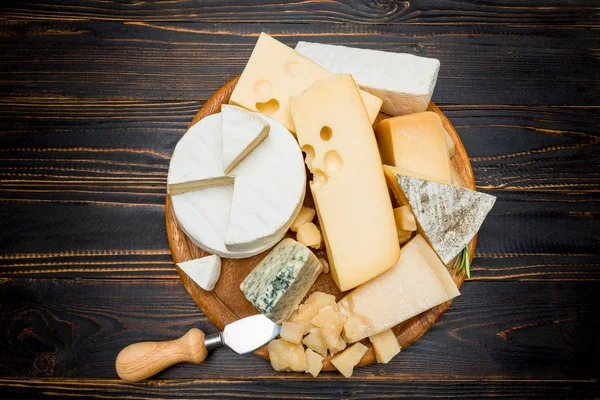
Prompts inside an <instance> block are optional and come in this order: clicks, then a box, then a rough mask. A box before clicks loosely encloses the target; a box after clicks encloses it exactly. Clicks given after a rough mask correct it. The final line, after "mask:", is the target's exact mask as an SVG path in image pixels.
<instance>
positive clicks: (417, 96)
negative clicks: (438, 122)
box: [296, 42, 440, 116]
mask: <svg viewBox="0 0 600 400" xmlns="http://www.w3.org/2000/svg"><path fill="white" fill-rule="evenodd" d="M296 51H297V52H298V53H300V54H302V55H303V56H305V57H308V58H310V59H311V60H312V61H314V62H316V63H317V64H319V65H320V66H321V67H323V68H325V69H326V70H328V71H329V72H331V73H334V74H351V75H352V77H353V78H354V79H355V80H356V83H357V84H358V86H359V87H360V88H361V89H362V90H364V91H366V92H369V93H371V94H374V95H375V96H377V97H379V98H380V99H382V100H383V105H382V107H381V111H383V112H384V113H386V114H390V115H392V116H395V115H403V114H411V113H416V112H421V111H425V110H427V106H428V105H429V101H430V100H431V96H432V94H433V89H434V88H435V83H436V81H437V77H438V72H439V70H440V62H439V60H437V59H435V58H427V57H419V56H415V55H412V54H405V53H392V52H387V51H380V50H369V49H359V48H355V47H346V46H334V45H330V44H321V43H310V42H298V44H297V45H296Z"/></svg>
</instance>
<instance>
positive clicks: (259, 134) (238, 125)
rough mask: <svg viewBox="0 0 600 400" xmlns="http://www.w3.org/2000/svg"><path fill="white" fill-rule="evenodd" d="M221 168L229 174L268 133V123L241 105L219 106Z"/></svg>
mask: <svg viewBox="0 0 600 400" xmlns="http://www.w3.org/2000/svg"><path fill="white" fill-rule="evenodd" d="M221 124H222V125H221V137H222V151H223V169H224V171H225V174H229V172H231V170H232V169H234V168H235V167H236V165H238V164H239V163H240V161H242V160H243V159H244V158H245V157H246V156H247V155H248V154H250V152H251V151H252V150H254V148H255V147H256V146H258V145H259V144H260V142H262V141H263V140H264V139H265V138H266V137H267V135H268V134H269V124H267V123H266V122H265V121H264V120H263V119H262V118H258V117H255V116H254V115H252V114H251V113H250V112H248V111H246V110H244V109H243V108H241V107H236V106H232V105H229V104H223V105H222V106H221Z"/></svg>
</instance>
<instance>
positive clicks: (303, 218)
mask: <svg viewBox="0 0 600 400" xmlns="http://www.w3.org/2000/svg"><path fill="white" fill-rule="evenodd" d="M315 213H316V211H315V209H314V208H310V207H305V206H302V209H301V210H300V212H299V213H298V216H297V217H296V219H295V220H294V222H292V225H291V226H290V229H291V230H292V231H294V232H298V229H300V227H301V226H302V225H304V224H306V223H307V222H312V220H313V219H314V218H315Z"/></svg>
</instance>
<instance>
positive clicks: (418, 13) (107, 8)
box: [0, 0, 600, 27]
mask: <svg viewBox="0 0 600 400" xmlns="http://www.w3.org/2000/svg"><path fill="white" fill-rule="evenodd" d="M127 5H128V7H126V8H124V7H120V6H119V3H112V2H97V1H93V0H77V1H74V0H60V1H53V2H52V3H50V4H49V3H48V2H44V1H40V0H26V1H22V0H21V1H17V0H8V1H7V2H6V3H5V4H4V8H3V10H2V13H1V14H0V15H1V16H2V18H5V19H17V20H18V19H25V20H54V21H57V20H58V21H82V20H103V21H115V20H116V21H197V22H238V23H248V22H251V23H258V22H262V23H272V22H291V23H311V24H313V25H314V24H318V23H358V24H388V25H389V24H453V25H464V24H499V23H502V24H506V25H546V24H552V25H568V26H569V27H573V26H578V27H582V26H583V27H597V23H598V21H599V20H600V7H598V6H597V4H595V3H593V2H592V3H590V2H588V1H583V0H571V1H569V2H568V3H565V2H562V1H556V0H535V1H527V2H523V1H518V0H510V1H503V2H501V3H497V4H496V3H493V2H479V1H474V0H469V1H460V2H457V1H451V0H421V1H410V2H409V1H400V0H393V1H368V2H367V1H360V0H343V1H335V2H333V1H325V0H317V1H300V2H299V1H289V0H288V1H274V0H263V1H246V2H244V3H243V4H236V3H232V2H231V1H227V0H220V1H210V2H198V1H192V0H175V1H169V2H168V3H166V4H165V3H156V2H134V3H128V4H127Z"/></svg>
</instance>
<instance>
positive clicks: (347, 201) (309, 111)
mask: <svg viewBox="0 0 600 400" xmlns="http://www.w3.org/2000/svg"><path fill="white" fill-rule="evenodd" d="M290 110H291V114H292V116H293V119H294V123H295V125H296V128H297V131H296V134H297V138H298V141H299V142H300V145H301V146H302V150H303V151H304V152H305V153H306V164H307V165H308V168H309V169H310V170H311V172H312V173H313V175H314V177H313V181H312V182H311V183H310V187H311V191H312V194H313V197H314V200H315V205H316V207H317V212H318V214H319V221H320V222H321V227H322V230H323V231H322V234H323V238H324V239H325V243H326V248H327V253H328V255H329V262H330V266H331V274H332V277H333V279H334V281H335V283H336V284H337V285H338V287H339V288H340V289H341V290H343V291H345V290H349V289H352V288H354V287H356V286H358V285H360V284H362V283H364V282H366V281H368V280H370V279H372V278H374V277H376V276H377V275H379V274H381V273H382V272H384V271H386V270H387V269H389V268H391V267H392V266H393V265H394V264H395V263H396V262H397V261H398V257H399V254H400V246H399V244H398V236H397V234H396V225H395V223H394V213H393V209H392V203H391V200H390V196H389V194H388V189H387V186H386V183H385V178H384V176H383V171H382V167H381V158H380V156H379V150H378V149H377V142H376V140H375V136H374V134H373V129H372V128H371V123H370V122H369V117H368V115H367V112H366V110H365V106H364V104H363V102H362V100H361V97H360V94H359V91H358V89H357V87H356V83H355V82H354V80H353V79H352V77H351V76H350V75H333V76H331V77H329V78H326V79H323V80H321V81H318V82H317V83H315V84H314V85H313V86H312V87H311V88H310V89H308V90H306V91H305V92H304V93H302V94H301V95H299V96H297V97H292V98H291V99H290Z"/></svg>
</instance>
